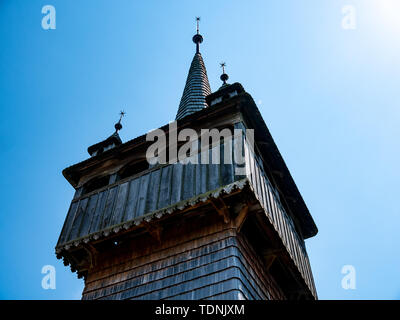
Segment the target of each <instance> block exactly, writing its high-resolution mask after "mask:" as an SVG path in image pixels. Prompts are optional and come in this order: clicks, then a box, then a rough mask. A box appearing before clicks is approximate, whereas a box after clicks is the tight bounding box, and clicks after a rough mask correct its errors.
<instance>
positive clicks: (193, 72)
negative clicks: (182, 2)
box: [176, 18, 211, 120]
mask: <svg viewBox="0 0 400 320" xmlns="http://www.w3.org/2000/svg"><path fill="white" fill-rule="evenodd" d="M196 21H197V33H196V34H195V35H194V36H193V42H194V43H195V44H196V53H195V55H194V57H193V60H192V64H191V65H190V69H189V74H188V76H187V79H186V85H185V89H184V90H183V94H182V98H181V102H180V104H179V109H178V113H177V114H176V120H178V119H182V118H184V117H186V116H187V115H189V114H192V113H194V112H197V111H199V110H201V109H203V108H206V107H207V103H206V96H208V95H209V94H211V89H210V83H209V82H208V77H207V71H206V67H205V65H204V61H203V58H202V57H201V54H200V43H202V42H203V37H202V36H201V34H200V33H199V21H200V18H196Z"/></svg>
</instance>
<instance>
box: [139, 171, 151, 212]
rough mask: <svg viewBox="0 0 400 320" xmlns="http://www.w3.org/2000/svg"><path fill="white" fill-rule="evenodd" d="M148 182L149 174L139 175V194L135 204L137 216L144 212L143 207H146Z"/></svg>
mask: <svg viewBox="0 0 400 320" xmlns="http://www.w3.org/2000/svg"><path fill="white" fill-rule="evenodd" d="M149 182H150V174H145V175H143V176H141V177H140V187H139V195H138V202H137V206H136V216H137V217H139V216H141V215H143V214H145V213H146V212H145V209H146V199H147V189H148V188H149Z"/></svg>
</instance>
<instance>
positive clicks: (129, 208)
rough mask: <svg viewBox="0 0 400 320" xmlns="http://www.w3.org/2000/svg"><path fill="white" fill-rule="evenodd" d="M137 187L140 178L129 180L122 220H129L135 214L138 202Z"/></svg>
mask: <svg viewBox="0 0 400 320" xmlns="http://www.w3.org/2000/svg"><path fill="white" fill-rule="evenodd" d="M139 188H140V178H137V179H133V180H131V181H130V182H129V192H128V199H127V202H126V207H125V214H124V221H130V220H132V219H133V218H135V217H136V216H137V215H136V206H137V202H138V194H139Z"/></svg>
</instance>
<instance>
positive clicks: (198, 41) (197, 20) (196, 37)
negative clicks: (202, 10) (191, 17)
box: [192, 17, 203, 53]
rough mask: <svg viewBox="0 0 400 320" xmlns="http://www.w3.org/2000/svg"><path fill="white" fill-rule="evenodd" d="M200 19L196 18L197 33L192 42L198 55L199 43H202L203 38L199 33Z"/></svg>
mask: <svg viewBox="0 0 400 320" xmlns="http://www.w3.org/2000/svg"><path fill="white" fill-rule="evenodd" d="M199 22H200V17H196V25H197V33H196V34H195V35H194V36H193V39H192V40H193V42H194V43H195V44H196V53H200V43H202V42H203V37H202V35H201V34H200V33H199Z"/></svg>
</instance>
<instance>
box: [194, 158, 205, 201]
mask: <svg viewBox="0 0 400 320" xmlns="http://www.w3.org/2000/svg"><path fill="white" fill-rule="evenodd" d="M201 154H206V155H207V156H208V150H206V151H203V152H202V153H199V155H198V157H199V164H196V165H195V167H196V168H195V172H196V188H195V193H196V195H199V194H203V193H206V192H207V174H208V164H206V163H202V161H201Z"/></svg>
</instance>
